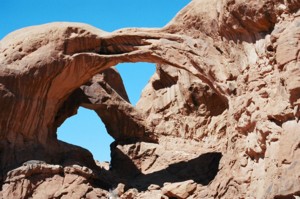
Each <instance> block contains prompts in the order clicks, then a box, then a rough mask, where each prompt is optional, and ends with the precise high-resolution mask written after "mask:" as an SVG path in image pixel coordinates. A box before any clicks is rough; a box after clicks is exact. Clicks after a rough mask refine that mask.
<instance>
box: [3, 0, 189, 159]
mask: <svg viewBox="0 0 300 199" xmlns="http://www.w3.org/2000/svg"><path fill="white" fill-rule="evenodd" d="M189 2H190V0H126V1H125V0H85V1H82V0H73V1H67V0H43V1H40V0H39V1H38V0H1V1H0V39H2V38H3V37H4V36H5V35H7V34H8V33H10V32H12V31H14V30H17V29H20V28H23V27H26V26H31V25H39V24H43V23H49V22H54V21H70V22H82V23H88V24H90V25H93V26H96V27H98V28H100V29H102V30H105V31H108V32H111V31H114V30H117V29H120V28H126V27H163V26H165V25H166V24H167V23H168V22H169V21H170V20H171V19H172V18H173V17H174V16H175V15H176V13H177V12H178V11H179V10H181V9H182V8H183V7H184V6H185V5H187V4H188V3H189ZM117 68H118V70H119V72H120V74H121V76H122V78H123V81H124V84H125V87H126V90H127V93H128V95H129V98H130V101H131V103H132V104H136V102H137V101H138V99H139V97H140V94H141V91H142V89H143V88H144V87H145V85H146V84H147V82H148V80H149V78H150V77H151V76H152V74H153V73H154V71H155V65H154V64H149V63H135V64H129V63H128V64H127V63H125V64H121V65H118V66H117ZM58 138H59V139H60V140H63V141H66V142H68V143H71V144H75V145H79V146H81V147H84V148H86V149H88V150H90V151H91V152H92V153H93V155H94V158H95V159H96V160H99V161H109V160H110V148H109V144H110V143H111V142H112V141H113V139H112V138H111V137H110V136H109V135H108V134H107V132H106V129H105V127H104V125H103V123H102V122H101V120H100V119H99V117H98V116H97V115H96V113H95V112H93V111H90V110H87V109H83V108H80V109H79V110H78V114H77V115H75V116H73V117H71V118H69V119H67V120H66V121H65V122H64V124H63V125H62V126H61V127H60V128H59V129H58Z"/></svg>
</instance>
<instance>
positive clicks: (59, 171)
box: [0, 0, 300, 198]
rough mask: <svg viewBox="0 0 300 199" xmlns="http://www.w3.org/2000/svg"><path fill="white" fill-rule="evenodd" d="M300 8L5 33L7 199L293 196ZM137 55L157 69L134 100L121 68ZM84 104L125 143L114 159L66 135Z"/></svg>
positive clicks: (222, 10) (225, 5)
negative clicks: (65, 127) (152, 24)
mask: <svg viewBox="0 0 300 199" xmlns="http://www.w3.org/2000/svg"><path fill="white" fill-rule="evenodd" d="M299 8H300V3H299V1H296V0H291V1H279V0H274V1H271V0H253V1H245V0H239V1H231V0H224V1H219V0H194V1H192V2H191V3H190V4H189V5H187V7H185V8H184V9H183V10H182V11H180V12H179V14H178V15H177V16H176V17H175V18H174V19H173V20H172V21H171V22H170V23H169V24H168V25H166V26H165V27H163V28H161V29H142V28H132V29H130V28H129V29H122V30H119V31H116V32H113V33H108V32H104V31H102V30H99V29H97V28H94V27H91V26H89V25H85V24H78V23H51V24H45V25H41V26H35V27H28V28H24V29H21V30H18V31H15V32H13V33H11V34H9V35H8V36H6V37H5V38H4V39H2V40H1V41H0V110H1V112H0V170H1V175H0V183H1V186H2V188H1V189H0V190H1V191H0V198H107V197H109V196H110V193H109V190H113V189H114V188H116V187H117V185H118V184H120V183H122V186H120V187H119V188H118V193H117V194H116V197H119V196H120V197H121V198H151V197H152V198H166V197H177V198H188V197H189V198H251V197H252V198H291V197H296V196H298V195H299V194H300V189H299V184H300V181H299V179H300V176H299V174H298V173H299V170H300V168H299V165H300V164H299V159H300V153H299V151H300V150H299V149H300V147H299V146H300V140H299V138H300V135H299V122H298V120H299V117H300V107H299V106H300V84H299V82H300V78H299V77H300V72H299V67H300V65H299V62H300V59H299V57H300V54H299V50H300V42H299V40H300V35H299V30H300V28H299V16H300V11H299ZM139 61H144V62H152V63H156V64H157V67H156V73H155V74H154V75H153V76H152V78H151V79H150V81H149V83H148V85H147V86H146V88H145V89H144V91H143V93H142V96H141V99H140V100H139V102H138V104H137V106H136V107H133V106H132V105H131V104H130V103H129V100H128V96H127V94H126V90H125V88H124V86H123V83H122V79H121V78H120V76H119V74H118V73H117V71H116V70H115V69H113V68H112V67H113V66H115V65H116V64H118V63H122V62H139ZM79 106H84V107H86V108H89V109H92V110H95V111H96V112H97V114H98V115H99V117H100V118H101V119H102V120H103V121H104V123H105V125H106V128H107V130H108V133H109V134H110V135H111V136H113V137H114V138H115V139H116V141H115V142H114V143H113V144H112V145H111V150H112V162H111V164H110V165H109V164H108V163H105V164H99V163H97V164H96V163H95V162H94V160H93V157H92V155H91V154H90V153H89V152H88V151H87V150H85V149H82V148H80V147H76V146H73V145H69V144H67V143H64V142H60V141H58V140H57V136H56V130H57V127H58V126H59V125H61V124H62V123H63V122H64V121H65V119H67V118H68V117H70V116H72V115H74V114H76V111H77V109H78V107H79ZM166 182H169V184H165V183H166ZM123 185H124V186H123ZM154 185H155V186H154Z"/></svg>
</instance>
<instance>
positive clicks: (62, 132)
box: [57, 107, 114, 162]
mask: <svg viewBox="0 0 300 199" xmlns="http://www.w3.org/2000/svg"><path fill="white" fill-rule="evenodd" d="M57 137H58V139H59V140H62V141H64V142H67V143H70V144H73V145H77V146H80V147H83V148H85V149H88V150H89V151H90V152H91V153H92V154H93V156H94V159H95V160H98V161H101V162H103V161H110V144H111V143H112V142H113V141H114V140H113V138H112V137H111V136H110V135H109V134H108V133H107V131H106V128H105V126H104V124H103V123H102V121H101V119H100V118H99V116H98V115H97V114H96V112H95V111H93V110H89V109H86V108H82V107H80V108H79V109H78V112H77V114H76V115H74V116H72V117H70V118H68V119H67V120H66V121H65V122H64V123H63V124H62V125H61V126H60V127H59V128H58V130H57Z"/></svg>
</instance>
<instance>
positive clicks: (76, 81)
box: [0, 23, 226, 162]
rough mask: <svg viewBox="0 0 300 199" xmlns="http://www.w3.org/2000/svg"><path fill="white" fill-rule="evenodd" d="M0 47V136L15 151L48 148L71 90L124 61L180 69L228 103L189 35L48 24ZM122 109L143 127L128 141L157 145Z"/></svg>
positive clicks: (10, 38) (11, 37)
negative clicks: (26, 147) (28, 147)
mask: <svg viewBox="0 0 300 199" xmlns="http://www.w3.org/2000/svg"><path fill="white" fill-rule="evenodd" d="M1 45H2V46H1V47H2V48H1V60H3V61H2V62H1V63H2V66H1V71H2V73H1V75H2V76H1V80H0V81H1V82H0V83H1V86H2V88H3V89H2V93H1V94H2V96H1V98H0V100H1V103H0V104H1V106H2V107H1V108H2V110H3V111H2V112H1V117H0V120H1V122H0V124H1V126H0V128H1V135H0V137H1V139H2V140H3V142H4V140H5V141H6V142H7V143H9V145H12V146H13V147H15V146H19V145H20V146H23V145H26V144H27V143H35V144H37V143H39V144H41V146H44V147H45V148H47V147H46V146H47V145H49V143H51V142H52V141H54V140H55V132H56V127H57V125H55V122H56V121H55V120H56V119H55V118H57V114H59V109H60V108H61V107H62V106H63V103H64V102H65V101H66V100H67V99H68V97H70V95H71V94H72V93H73V92H74V90H75V89H77V88H79V87H80V86H81V85H83V84H84V83H86V82H87V81H88V80H89V79H91V78H92V77H93V76H94V75H96V74H98V73H100V72H102V71H104V70H105V69H108V68H110V67H112V66H114V65H116V64H118V63H122V62H140V61H143V62H153V63H157V64H167V65H171V66H174V67H177V68H182V69H184V70H187V71H189V72H191V73H192V74H194V75H195V76H198V77H199V78H200V79H201V80H202V81H204V82H205V83H207V84H208V85H210V87H211V88H213V89H214V90H215V92H216V93H217V94H218V95H219V96H221V97H222V98H223V99H224V100H225V101H226V97H225V92H224V91H223V90H222V89H221V88H220V87H219V86H218V84H217V82H215V81H214V78H213V77H211V76H210V75H208V74H207V73H208V71H207V70H206V69H205V65H201V64H205V63H204V62H203V60H202V59H201V58H200V57H199V59H198V58H195V55H197V51H196V48H199V47H200V48H201V46H199V44H198V42H197V41H195V40H193V39H192V38H190V37H184V36H180V35H175V34H169V33H165V32H162V31H155V30H147V29H125V30H121V31H118V32H114V33H107V32H103V31H101V30H99V29H96V28H94V27H91V26H88V25H85V24H76V23H52V24H46V25H42V26H36V27H30V28H25V29H21V30H18V31H16V32H14V33H12V34H10V35H8V36H7V37H6V38H4V39H3V40H2V41H1ZM174 55H175V56H176V57H174ZM199 56H200V55H199ZM107 89H108V88H107ZM71 97H74V96H71ZM76 97H77V96H76ZM116 101H120V100H119V99H116ZM90 106H91V105H90ZM110 107H112V106H110ZM123 108H124V109H128V110H129V112H130V111H133V112H134V113H132V115H133V118H134V119H133V120H136V121H137V123H138V125H137V127H136V128H137V129H140V128H142V130H136V131H133V132H131V134H130V136H129V137H133V138H139V139H141V140H148V141H149V140H152V141H155V133H153V132H152V131H151V130H147V127H145V125H143V124H142V123H143V121H142V120H141V116H140V114H139V113H137V112H136V110H134V109H133V108H132V107H130V106H128V107H126V106H123ZM128 110H127V112H128ZM116 111H117V112H118V113H120V110H116ZM20 112H22V114H18V113H20ZM121 112H122V111H121ZM123 112H126V111H123ZM102 115H103V117H104V118H105V116H104V113H103V112H102ZM116 115H118V114H116ZM104 120H105V119H104ZM18 121H20V122H18ZM12 123H13V124H12ZM112 136H114V135H112ZM123 136H124V138H128V136H126V133H124V135H118V136H116V135H115V136H114V137H115V138H116V139H122V137H123ZM53 144H54V143H53ZM45 150H47V149H45ZM17 162H18V161H17Z"/></svg>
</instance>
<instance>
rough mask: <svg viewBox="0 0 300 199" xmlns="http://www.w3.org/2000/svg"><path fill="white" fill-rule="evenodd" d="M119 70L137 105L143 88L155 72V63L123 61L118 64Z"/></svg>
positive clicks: (133, 103)
mask: <svg viewBox="0 0 300 199" xmlns="http://www.w3.org/2000/svg"><path fill="white" fill-rule="evenodd" d="M117 70H118V71H119V73H120V75H121V77H122V79H123V83H124V86H125V89H126V91H127V95H128V97H129V100H130V102H131V104H132V105H134V106H135V105H136V103H137V102H138V100H139V99H140V96H141V93H142V90H143V89H144V88H145V86H146V85H147V83H148V81H149V79H150V78H151V76H152V75H153V74H154V73H155V70H156V67H155V64H153V63H145V62H138V63H122V64H119V65H117Z"/></svg>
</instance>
